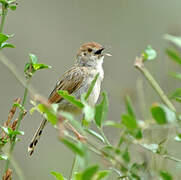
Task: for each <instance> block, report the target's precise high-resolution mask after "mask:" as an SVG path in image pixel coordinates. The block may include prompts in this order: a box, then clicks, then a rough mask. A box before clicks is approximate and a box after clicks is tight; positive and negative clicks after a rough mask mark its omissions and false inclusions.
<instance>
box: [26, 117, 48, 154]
mask: <svg viewBox="0 0 181 180" xmlns="http://www.w3.org/2000/svg"><path fill="white" fill-rule="evenodd" d="M46 124H47V120H46V119H43V120H42V122H41V124H40V126H39V128H38V129H37V131H36V133H35V135H34V136H33V139H32V141H31V143H30V145H29V147H28V152H29V153H30V156H31V155H32V154H33V152H34V149H35V147H36V145H37V143H38V140H39V139H40V137H41V134H42V131H43V128H44V127H45V125H46Z"/></svg>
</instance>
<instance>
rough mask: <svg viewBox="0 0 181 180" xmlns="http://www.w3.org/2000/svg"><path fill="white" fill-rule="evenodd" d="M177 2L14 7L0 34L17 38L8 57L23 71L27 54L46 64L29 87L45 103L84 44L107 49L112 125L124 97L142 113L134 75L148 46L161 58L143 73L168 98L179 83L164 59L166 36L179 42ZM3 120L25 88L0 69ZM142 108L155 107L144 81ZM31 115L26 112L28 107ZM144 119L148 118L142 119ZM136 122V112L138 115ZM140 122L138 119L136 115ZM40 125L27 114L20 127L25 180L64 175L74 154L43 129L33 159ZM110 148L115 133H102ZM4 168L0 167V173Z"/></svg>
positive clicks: (54, 0) (78, 0)
mask: <svg viewBox="0 0 181 180" xmlns="http://www.w3.org/2000/svg"><path fill="white" fill-rule="evenodd" d="M180 7H181V1H180V0H172V1H170V0H164V1H163V0H132V1H131V0H112V1H110V0H98V1H97V0H92V1H86V0H51V1H50V0H31V1H28V0H26V1H19V5H18V8H17V10H16V11H15V12H9V14H8V16H7V19H6V24H5V32H6V33H9V34H11V33H14V34H15V37H14V38H13V39H12V41H11V42H12V43H13V44H15V45H16V48H15V49H5V50H4V51H3V52H4V53H5V55H6V56H7V57H8V58H9V59H10V60H11V61H12V62H13V63H14V64H15V65H16V66H17V67H18V69H19V71H21V72H23V69H24V65H25V63H26V62H27V61H28V53H30V52H31V53H34V54H36V55H37V57H38V58H39V61H40V62H43V63H45V64H48V65H51V66H52V69H48V70H43V71H40V72H38V73H36V75H35V76H34V77H33V80H32V85H33V86H34V87H35V88H36V89H37V90H38V91H39V92H40V93H41V94H42V95H44V96H46V97H48V95H49V93H50V92H51V90H52V89H53V88H54V85H55V83H56V81H57V80H58V78H59V77H60V76H61V74H62V73H63V72H64V71H66V70H67V69H68V68H69V67H71V66H72V64H73V63H74V60H75V54H76V52H77V50H78V48H79V47H80V45H81V44H82V43H85V42H88V41H96V42H98V43H100V44H102V45H104V46H105V47H106V51H107V52H109V53H111V54H112V55H113V56H112V57H111V58H106V59H105V61H104V70H105V78H104V81H103V86H102V90H104V91H107V92H108V96H109V101H110V109H109V115H108V117H109V119H111V120H115V121H119V120H120V114H121V113H122V112H124V106H123V105H124V103H123V99H124V98H123V97H124V95H125V93H126V92H128V93H129V94H130V96H131V98H132V100H133V103H134V105H135V107H136V109H138V112H139V109H140V103H139V99H138V96H137V90H136V87H137V82H138V79H140V78H143V77H142V76H141V74H140V73H139V72H138V71H137V70H136V69H135V68H134V66H133V64H134V60H135V57H136V56H137V55H139V54H140V53H141V52H142V50H143V49H144V48H145V47H146V46H147V45H149V44H150V45H152V47H153V48H155V49H156V50H157V52H158V58H157V59H156V60H155V61H153V62H151V63H147V65H146V66H147V67H148V68H149V69H150V71H151V72H152V74H153V76H154V77H155V78H156V79H157V81H158V82H159V83H160V85H161V87H162V88H163V89H165V90H166V93H169V92H171V90H173V89H174V88H175V87H176V86H178V84H176V81H175V80H172V79H171V78H170V77H169V76H168V72H169V71H170V70H173V69H174V68H177V66H176V65H175V64H173V63H172V62H171V61H170V60H169V59H168V57H167V55H166V54H165V48H166V47H167V46H168V42H166V41H165V40H164V39H163V35H164V34H165V33H170V34H173V35H180V32H181V22H180V19H181V13H180ZM0 84H1V85H0V87H1V88H0V90H1V93H0V94H1V95H0V99H1V100H0V107H1V108H0V114H1V120H0V121H1V122H0V123H1V124H2V123H3V122H4V121H5V120H6V119H7V114H8V111H9V109H10V107H11V105H12V101H13V99H14V98H16V97H22V94H23V91H24V88H23V87H22V85H21V84H20V83H19V82H18V81H17V80H16V79H15V77H14V76H13V75H12V74H11V73H10V71H9V70H8V69H7V68H6V67H5V66H4V65H2V64H0ZM144 92H145V94H146V95H145V101H146V102H147V104H146V106H147V107H149V106H150V105H151V103H152V102H155V101H157V100H159V98H158V96H157V95H156V94H155V93H154V92H153V90H152V88H151V87H150V86H149V85H148V83H147V82H146V81H144ZM27 104H28V108H30V107H31V105H30V103H29V101H28V103H27ZM147 113H148V114H149V112H147ZM138 115H140V113H138ZM140 118H142V117H141V115H140ZM40 121H41V116H40V115H39V114H38V113H35V114H34V115H33V116H30V115H29V114H28V115H27V116H26V117H25V119H24V120H23V122H22V126H21V130H23V131H25V136H24V137H23V138H22V140H21V141H20V142H18V144H17V146H16V147H15V151H14V157H15V159H16V160H17V161H18V163H19V165H20V166H21V167H22V170H23V172H24V174H25V177H26V179H27V180H32V179H34V180H40V179H44V180H49V179H53V177H52V176H51V175H50V173H49V172H50V171H51V170H55V171H59V172H61V173H63V174H64V175H65V176H67V175H68V174H69V172H70V169H71V166H72V159H73V154H72V152H70V150H69V149H67V148H66V147H64V145H62V144H61V143H60V142H58V140H57V132H56V131H55V129H53V128H52V127H51V126H50V125H49V126H47V127H46V129H45V131H44V133H43V135H42V139H41V140H40V142H39V144H38V146H37V148H36V152H35V153H34V155H33V156H32V157H31V158H30V157H29V156H28V153H27V147H28V145H29V142H30V140H31V138H32V136H33V134H34V132H35V130H36V128H37V126H38V125H39V123H40ZM105 132H106V134H107V135H108V137H109V138H110V139H112V141H113V142H114V139H113V138H112V137H114V136H115V135H118V134H119V133H118V132H113V131H110V130H109V131H108V130H107V129H106V130H105ZM1 166H2V164H1V165H0V167H1Z"/></svg>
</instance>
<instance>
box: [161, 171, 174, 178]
mask: <svg viewBox="0 0 181 180" xmlns="http://www.w3.org/2000/svg"><path fill="white" fill-rule="evenodd" d="M160 176H161V177H162V179H163V180H172V175H171V174H170V173H169V172H167V171H160Z"/></svg>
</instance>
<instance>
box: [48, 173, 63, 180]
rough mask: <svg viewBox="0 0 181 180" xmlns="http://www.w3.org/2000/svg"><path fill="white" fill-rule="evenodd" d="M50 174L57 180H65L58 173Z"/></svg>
mask: <svg viewBox="0 0 181 180" xmlns="http://www.w3.org/2000/svg"><path fill="white" fill-rule="evenodd" d="M51 174H52V175H53V176H55V177H56V179H57V180H66V179H65V178H64V177H63V176H62V174H60V173H59V172H55V171H51Z"/></svg>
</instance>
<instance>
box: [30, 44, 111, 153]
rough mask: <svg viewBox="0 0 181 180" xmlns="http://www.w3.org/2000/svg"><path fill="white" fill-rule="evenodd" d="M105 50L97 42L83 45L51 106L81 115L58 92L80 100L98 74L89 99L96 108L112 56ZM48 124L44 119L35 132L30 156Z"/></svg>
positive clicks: (89, 102) (55, 91)
mask: <svg viewBox="0 0 181 180" xmlns="http://www.w3.org/2000/svg"><path fill="white" fill-rule="evenodd" d="M103 50H104V47H103V46H102V45H101V44H99V43H97V42H88V43H85V44H83V45H82V46H81V47H80V48H79V50H78V52H77V54H76V57H75V59H76V60H75V62H74V65H73V66H72V68H70V69H69V70H68V71H66V72H65V73H64V74H63V75H62V76H61V77H60V79H59V80H58V82H57V84H56V86H55V88H54V89H53V91H52V92H51V94H50V96H49V98H48V102H49V103H50V104H53V103H57V104H58V109H59V110H61V111H65V112H69V113H73V114H80V113H81V110H80V109H79V108H77V107H75V106H74V105H72V104H71V103H70V102H68V101H67V100H65V99H63V98H62V97H61V96H60V95H59V94H58V92H57V91H58V90H66V91H67V92H68V93H69V94H70V95H73V96H74V97H75V98H76V99H80V98H81V95H82V94H83V93H86V92H87V91H88V89H89V87H90V85H91V82H92V80H93V79H94V78H95V76H96V74H99V76H98V79H97V81H96V83H95V85H94V88H93V90H92V92H91V94H90V95H89V97H88V99H87V103H88V104H89V105H90V106H94V105H95V104H96V102H97V100H98V98H99V94H100V88H101V83H102V80H103V78H104V70H103V66H102V64H103V60H104V57H105V56H111V55H110V54H106V53H103ZM47 122H48V121H47V119H45V118H44V119H43V120H42V122H41V123H40V125H39V128H38V129H37V131H36V132H35V134H34V136H33V139H32V141H31V143H30V145H29V147H28V152H29V153H30V155H32V153H33V152H34V149H35V147H36V145H37V143H38V141H39V139H40V136H41V134H42V131H43V129H44V127H45V125H46V124H47Z"/></svg>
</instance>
